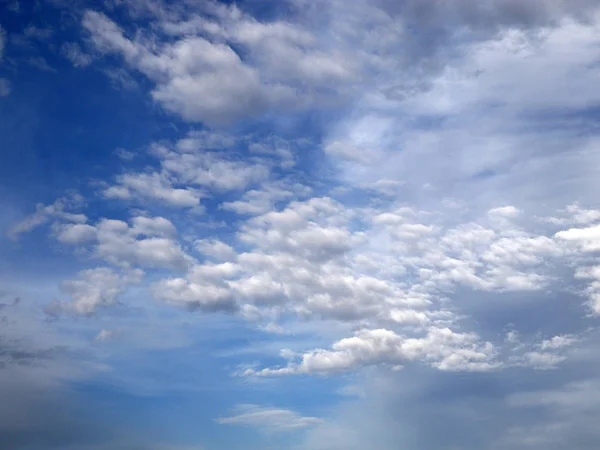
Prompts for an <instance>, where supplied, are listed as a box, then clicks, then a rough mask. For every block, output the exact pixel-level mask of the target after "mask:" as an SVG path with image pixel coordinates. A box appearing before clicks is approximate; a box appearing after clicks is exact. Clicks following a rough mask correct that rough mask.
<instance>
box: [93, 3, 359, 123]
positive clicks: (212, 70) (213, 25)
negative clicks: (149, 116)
mask: <svg viewBox="0 0 600 450" xmlns="http://www.w3.org/2000/svg"><path fill="white" fill-rule="evenodd" d="M213 7H214V8H216V9H217V14H215V15H213V17H212V19H207V18H206V17H202V16H200V15H198V14H191V15H189V14H188V15H186V19H185V20H178V21H171V20H169V19H166V20H163V22H162V23H160V27H161V28H162V30H163V33H166V35H167V36H169V37H170V38H171V39H167V38H166V36H165V37H163V39H164V41H163V43H162V44H160V45H159V46H152V45H148V42H147V41H145V40H143V39H136V38H134V39H130V38H128V37H127V36H125V33H124V31H123V30H122V29H121V28H120V27H119V25H117V24H116V23H115V22H113V21H112V20H110V19H109V18H108V17H106V16H105V15H104V14H102V13H99V12H95V11H87V12H86V13H85V15H84V18H83V23H82V24H83V27H84V28H85V29H86V30H87V31H88V32H89V33H90V39H91V41H92V42H93V44H94V46H95V47H96V49H98V50H99V51H101V52H106V53H116V54H120V55H122V56H123V58H124V59H125V61H126V62H127V63H128V64H129V66H131V67H132V68H134V69H137V70H139V71H140V72H142V73H143V74H144V75H146V76H147V77H148V78H150V79H151V80H152V81H153V82H154V83H155V88H154V90H153V91H152V96H153V98H154V99H155V100H156V101H158V102H160V103H161V104H162V105H163V106H164V107H165V108H166V109H167V110H170V111H173V112H175V113H177V114H179V115H181V116H182V117H183V118H184V119H186V120H189V121H200V122H203V123H205V124H207V125H210V126H219V125H225V124H229V123H231V122H234V121H237V120H239V119H244V118H249V117H252V116H256V115H259V114H262V113H264V112H267V111H270V110H293V109H296V108H298V107H307V106H309V105H311V104H316V103H322V102H323V99H327V98H328V97H331V95H328V92H329V91H332V90H333V91H335V90H339V86H340V85H344V84H345V83H346V82H347V81H348V80H350V79H352V78H353V77H354V75H355V74H354V72H355V70H354V67H352V64H351V63H350V61H352V60H351V59H349V58H345V57H344V55H343V54H339V53H338V52H335V51H329V52H328V51H325V50H324V49H321V48H319V47H318V45H317V44H318V41H317V40H315V38H314V37H313V36H312V35H311V33H310V32H309V31H307V30H303V29H300V28H298V27H296V26H295V25H293V24H291V23H288V22H283V21H281V22H275V23H261V22H259V21H257V20H256V19H254V18H253V17H251V16H248V15H246V14H245V13H243V12H242V11H241V10H239V9H238V8H237V7H235V6H231V7H226V6H220V7H219V6H217V5H213ZM173 38H175V40H173ZM235 46H241V47H243V48H244V50H245V51H244V52H243V53H242V52H236V51H234V49H233V48H234V47H235ZM241 54H244V57H243V58H242V57H241V56H240V55H241Z"/></svg>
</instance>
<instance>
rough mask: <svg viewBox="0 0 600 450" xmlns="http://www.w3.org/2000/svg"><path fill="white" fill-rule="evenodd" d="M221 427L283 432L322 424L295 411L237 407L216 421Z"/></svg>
mask: <svg viewBox="0 0 600 450" xmlns="http://www.w3.org/2000/svg"><path fill="white" fill-rule="evenodd" d="M216 422H217V423H219V424H221V425H241V426H247V427H253V428H256V429H258V430H259V431H263V432H267V433H271V432H285V431H294V430H299V429H303V428H307V427H310V426H313V425H317V424H320V423H322V422H323V420H322V419H319V418H317V417H308V416H302V415H300V414H298V413H297V412H295V411H292V410H289V409H281V408H269V407H264V406H257V405H238V406H237V407H236V408H235V413H234V415H232V416H229V417H222V418H219V419H216Z"/></svg>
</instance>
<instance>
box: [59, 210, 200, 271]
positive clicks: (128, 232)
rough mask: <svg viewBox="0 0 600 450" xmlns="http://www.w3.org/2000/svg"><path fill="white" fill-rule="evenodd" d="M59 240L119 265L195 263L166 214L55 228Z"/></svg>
mask: <svg viewBox="0 0 600 450" xmlns="http://www.w3.org/2000/svg"><path fill="white" fill-rule="evenodd" d="M56 230H57V233H56V237H57V239H58V240H59V241H61V242H63V243H65V244H70V245H85V246H89V247H90V249H91V255H92V257H94V258H99V259H102V260H104V261H106V262H108V263H111V264H114V265H116V266H119V267H132V266H141V267H153V268H170V269H180V270H181V269H185V268H187V267H189V265H190V264H192V263H193V258H192V257H191V256H189V255H188V254H186V253H185V252H184V251H183V249H182V248H181V246H180V245H179V243H178V242H177V240H176V235H177V230H176V229H175V226H174V225H173V224H172V223H171V221H169V220H168V219H165V218H164V217H145V216H136V217H133V218H132V219H131V221H130V223H127V222H123V221H121V220H112V219H101V220H100V221H98V223H96V224H95V225H87V224H66V225H59V226H57V227H56Z"/></svg>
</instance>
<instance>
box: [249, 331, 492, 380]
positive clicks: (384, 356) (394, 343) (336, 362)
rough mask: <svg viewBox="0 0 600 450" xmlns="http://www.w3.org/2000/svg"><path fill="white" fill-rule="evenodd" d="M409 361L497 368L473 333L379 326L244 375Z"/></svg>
mask: <svg viewBox="0 0 600 450" xmlns="http://www.w3.org/2000/svg"><path fill="white" fill-rule="evenodd" d="M411 360H424V361H426V362H428V363H429V364H431V365H432V366H434V367H437V368H438V369H441V370H455V371H486V370H492V369H494V368H496V367H498V363H496V362H495V361H494V347H493V345H492V344H491V343H489V342H479V339H478V337H477V336H476V335H474V334H469V333H456V332H453V331H452V330H450V329H448V328H430V329H429V330H428V331H427V334H426V335H425V336H424V337H422V338H407V337H404V336H400V335H398V334H396V333H394V332H393V331H390V330H384V329H379V330H361V331H358V332H357V333H356V335H355V336H353V337H351V338H345V339H342V340H340V341H338V342H336V343H334V344H333V346H332V350H322V349H318V350H312V351H310V352H308V353H305V354H303V355H301V357H300V362H299V363H290V364H289V365H288V366H286V367H283V368H275V369H262V370H259V371H254V370H252V369H250V370H248V371H246V372H245V374H246V375H287V374H298V373H309V374H310V373H316V374H327V373H331V372H339V371H347V370H353V369H356V368H358V367H360V366H369V365H375V364H388V365H391V366H398V365H401V364H404V363H405V362H407V361H411Z"/></svg>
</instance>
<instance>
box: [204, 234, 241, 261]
mask: <svg viewBox="0 0 600 450" xmlns="http://www.w3.org/2000/svg"><path fill="white" fill-rule="evenodd" d="M194 245H195V247H196V249H197V250H198V251H199V252H200V253H202V254H203V255H205V256H208V257H210V258H215V259H216V260H218V261H233V260H235V259H236V258H237V252H236V251H235V250H234V248H233V247H231V246H230V245H228V244H226V243H224V242H222V241H219V240H215V239H199V240H197V241H196V242H194Z"/></svg>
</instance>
